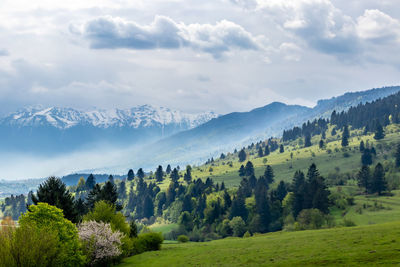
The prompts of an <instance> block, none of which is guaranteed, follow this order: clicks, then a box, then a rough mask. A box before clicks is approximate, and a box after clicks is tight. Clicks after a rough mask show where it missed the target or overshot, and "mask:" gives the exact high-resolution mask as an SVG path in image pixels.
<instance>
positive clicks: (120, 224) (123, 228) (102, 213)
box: [83, 201, 130, 236]
mask: <svg viewBox="0 0 400 267" xmlns="http://www.w3.org/2000/svg"><path fill="white" fill-rule="evenodd" d="M83 221H85V222H88V221H96V222H103V223H109V224H110V225H111V229H112V230H113V231H119V232H121V233H123V234H125V235H128V236H129V234H130V229H129V225H128V223H127V222H126V221H125V216H124V215H123V214H122V213H121V212H116V208H115V206H114V205H112V204H110V203H108V202H106V201H99V202H96V204H95V205H94V208H93V210H92V211H91V212H89V213H88V214H86V215H85V216H84V217H83Z"/></svg>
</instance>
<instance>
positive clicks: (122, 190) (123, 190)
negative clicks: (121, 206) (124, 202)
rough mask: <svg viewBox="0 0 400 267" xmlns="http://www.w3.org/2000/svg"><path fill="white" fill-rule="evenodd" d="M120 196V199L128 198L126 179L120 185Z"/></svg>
mask: <svg viewBox="0 0 400 267" xmlns="http://www.w3.org/2000/svg"><path fill="white" fill-rule="evenodd" d="M118 197H119V198H120V199H125V198H126V183H125V181H121V182H120V183H119V186H118Z"/></svg>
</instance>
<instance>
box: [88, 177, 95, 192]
mask: <svg viewBox="0 0 400 267" xmlns="http://www.w3.org/2000/svg"><path fill="white" fill-rule="evenodd" d="M95 184H96V178H95V177H94V176H93V174H90V175H89V177H88V178H87V179H86V189H87V190H92V189H93V188H94V185H95Z"/></svg>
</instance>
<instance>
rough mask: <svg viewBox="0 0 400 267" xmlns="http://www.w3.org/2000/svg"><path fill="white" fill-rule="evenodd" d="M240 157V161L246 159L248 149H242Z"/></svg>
mask: <svg viewBox="0 0 400 267" xmlns="http://www.w3.org/2000/svg"><path fill="white" fill-rule="evenodd" d="M238 157H239V162H243V161H245V160H246V157H247V155H246V151H244V149H242V150H240V152H239V154H238Z"/></svg>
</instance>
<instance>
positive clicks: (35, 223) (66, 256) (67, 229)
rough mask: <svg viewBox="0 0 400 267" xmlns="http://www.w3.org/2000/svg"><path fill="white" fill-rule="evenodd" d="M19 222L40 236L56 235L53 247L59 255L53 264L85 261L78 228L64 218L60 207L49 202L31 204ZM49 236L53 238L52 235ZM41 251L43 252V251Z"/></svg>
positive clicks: (77, 264)
mask: <svg viewBox="0 0 400 267" xmlns="http://www.w3.org/2000/svg"><path fill="white" fill-rule="evenodd" d="M19 224H20V227H21V229H27V230H26V231H31V232H32V233H34V234H35V235H36V234H37V235H38V236H39V237H40V236H41V235H44V234H45V233H51V234H54V235H55V237H56V239H57V242H55V244H54V245H52V247H54V249H56V251H57V252H56V255H57V256H56V258H55V259H54V261H52V264H51V265H53V266H80V265H83V263H84V262H85V256H84V255H83V252H82V248H81V243H80V242H79V237H78V229H77V228H76V226H75V225H74V224H73V223H72V222H70V221H69V220H67V219H65V218H64V216H63V212H62V210H60V209H59V208H56V207H54V206H50V205H49V204H47V203H38V204H37V205H36V206H35V205H31V206H30V207H29V209H28V212H27V213H25V214H23V215H21V217H20V219H19ZM33 229H35V230H33ZM21 231H22V230H21ZM24 231H25V230H24ZM35 231H37V232H35ZM21 238H24V236H21ZM40 238H41V237H40ZM48 238H49V240H52V237H51V236H49V237H48ZM33 241H34V240H31V241H30V242H33ZM49 242H50V241H49ZM33 246H36V245H33ZM39 252H41V253H42V252H43V251H39ZM39 254H40V253H39ZM40 265H41V264H40Z"/></svg>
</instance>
